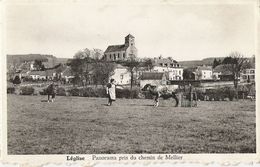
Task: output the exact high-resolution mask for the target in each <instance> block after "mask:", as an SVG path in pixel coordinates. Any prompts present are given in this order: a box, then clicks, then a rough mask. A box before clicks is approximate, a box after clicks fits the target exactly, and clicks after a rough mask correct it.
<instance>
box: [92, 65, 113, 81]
mask: <svg viewBox="0 0 260 167" xmlns="http://www.w3.org/2000/svg"><path fill="white" fill-rule="evenodd" d="M114 69H115V64H114V63H112V62H107V61H96V62H95V63H94V68H93V81H94V84H95V85H96V86H97V85H98V84H101V85H103V86H104V85H106V83H107V82H108V79H109V77H110V76H111V75H112V74H113V72H114Z"/></svg>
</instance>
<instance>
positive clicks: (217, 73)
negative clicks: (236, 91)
mask: <svg viewBox="0 0 260 167" xmlns="http://www.w3.org/2000/svg"><path fill="white" fill-rule="evenodd" d="M213 79H214V80H220V81H232V80H233V75H232V72H231V71H229V70H227V69H226V68H225V67H224V65H223V64H221V65H218V66H216V67H215V68H214V69H213Z"/></svg>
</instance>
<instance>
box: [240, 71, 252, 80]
mask: <svg viewBox="0 0 260 167" xmlns="http://www.w3.org/2000/svg"><path fill="white" fill-rule="evenodd" d="M240 82H255V69H254V68H248V69H244V70H243V71H242V72H241V74H240Z"/></svg>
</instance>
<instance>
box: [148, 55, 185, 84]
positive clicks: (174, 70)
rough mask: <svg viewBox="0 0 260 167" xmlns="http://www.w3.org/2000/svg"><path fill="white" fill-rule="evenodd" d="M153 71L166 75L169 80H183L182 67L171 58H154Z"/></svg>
mask: <svg viewBox="0 0 260 167" xmlns="http://www.w3.org/2000/svg"><path fill="white" fill-rule="evenodd" d="M153 71H154V72H163V73H166V75H167V78H168V79H169V80H183V67H181V66H180V64H178V62H177V61H176V60H173V59H171V58H162V56H160V57H159V58H154V66H153Z"/></svg>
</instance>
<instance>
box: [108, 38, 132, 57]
mask: <svg viewBox="0 0 260 167" xmlns="http://www.w3.org/2000/svg"><path fill="white" fill-rule="evenodd" d="M131 57H133V58H134V57H137V49H136V47H135V37H134V36H133V35H131V34H129V35H127V36H126V37H125V44H123V45H110V46H108V47H107V49H106V51H105V52H104V59H105V60H107V61H118V60H127V59H129V58H131Z"/></svg>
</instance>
